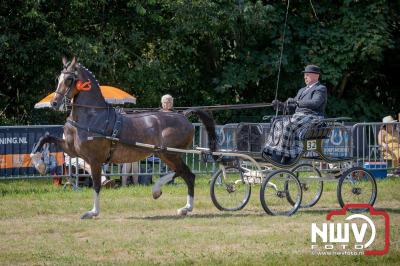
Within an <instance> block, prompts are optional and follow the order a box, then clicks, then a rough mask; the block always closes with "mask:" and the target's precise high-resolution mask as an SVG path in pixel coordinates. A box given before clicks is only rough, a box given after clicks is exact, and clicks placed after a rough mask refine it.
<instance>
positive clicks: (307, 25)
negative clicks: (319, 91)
mask: <svg viewBox="0 0 400 266" xmlns="http://www.w3.org/2000/svg"><path fill="white" fill-rule="evenodd" d="M290 4H291V5H290V9H289V14H288V25H287V30H286V36H285V43H284V53H283V58H282V71H281V76H280V83H279V91H278V98H279V99H285V98H287V97H289V96H292V97H293V95H294V94H295V93H296V91H297V90H298V89H299V88H300V87H301V86H303V80H302V75H301V70H302V69H303V68H304V66H305V65H306V64H308V63H315V64H318V65H320V66H321V67H322V70H323V76H322V80H323V82H324V83H325V84H326V85H327V87H328V89H329V94H330V96H329V103H328V110H327V112H328V114H329V115H330V116H337V115H346V116H352V117H353V118H354V119H355V120H366V121H371V120H378V119H380V118H381V116H382V115H383V114H395V113H397V112H398V111H399V110H398V109H396V108H397V107H396V106H398V104H399V99H400V97H399V96H400V95H399V94H400V93H399V90H396V89H397V87H396V86H397V85H400V84H399V83H400V82H399V81H398V80H397V73H398V72H397V71H396V69H397V70H400V67H399V65H398V63H397V62H398V60H397V59H399V56H398V54H400V53H399V50H400V46H399V40H400V34H399V23H398V21H399V15H398V14H399V12H398V11H399V4H398V3H397V2H396V1H388V0H369V1H350V0H348V1H324V2H320V1H312V4H313V7H314V8H315V11H316V15H317V16H315V14H314V11H313V9H312V7H311V5H310V1H306V0H303V1H291V3H290ZM285 13H286V2H282V1H227V0H214V1H186V0H182V1H171V0H147V1H146V0H142V1H133V0H126V1H106V0H102V1H78V0H69V1H63V2H54V1H36V0H28V1H2V2H1V3H0V59H1V62H2V64H1V69H0V70H1V71H0V84H1V87H0V96H1V97H0V124H15V123H17V124H26V123H34V124H48V123H62V122H63V119H64V118H65V115H60V114H55V113H53V111H50V110H46V111H38V110H34V109H33V105H34V103H35V102H37V101H38V100H40V99H41V98H43V97H44V96H46V95H47V94H48V93H50V92H52V91H54V90H55V85H56V83H55V78H56V77H57V75H58V73H59V71H60V70H61V57H62V55H67V56H70V57H71V56H73V55H75V56H77V57H78V59H79V61H80V62H81V63H82V64H84V65H85V66H86V67H87V68H89V69H90V70H91V71H92V72H93V73H95V74H96V76H97V78H98V79H99V81H100V83H101V84H109V85H115V86H117V87H120V88H122V89H124V90H126V91H128V92H130V93H133V94H135V95H136V96H137V97H138V106H139V107H156V106H159V101H160V97H161V95H163V94H165V93H170V94H172V95H173V96H174V97H175V103H176V105H177V106H195V105H212V104H229V103H254V102H270V101H272V100H273V99H274V97H275V89H276V83H277V75H278V62H279V56H280V47H281V44H282V32H283V25H284V19H285ZM354 99H357V100H356V101H354ZM268 112H271V110H263V111H260V110H252V111H243V112H237V111H230V112H219V113H217V114H216V117H217V119H218V120H219V121H220V122H235V121H238V120H239V119H242V118H243V116H246V117H247V118H246V119H248V120H253V121H260V119H261V117H262V114H263V113H268Z"/></svg>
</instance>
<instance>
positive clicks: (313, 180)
mask: <svg viewBox="0 0 400 266" xmlns="http://www.w3.org/2000/svg"><path fill="white" fill-rule="evenodd" d="M348 119H349V118H345V117H339V118H328V119H321V120H318V121H315V122H313V124H312V125H311V126H310V128H309V129H308V130H307V131H306V132H305V134H304V135H303V137H302V142H303V151H302V152H301V153H300V154H299V155H298V157H297V158H296V159H295V160H294V161H293V162H291V163H290V164H281V163H279V162H276V161H274V160H272V159H271V158H269V157H262V156H261V150H260V148H262V147H263V146H264V141H265V139H266V136H267V135H268V134H270V133H271V131H272V129H270V128H267V127H262V126H261V125H260V124H249V123H248V124H246V123H244V124H240V125H239V126H238V128H237V135H236V142H237V143H236V149H235V150H230V151H229V152H230V154H229V158H225V159H224V156H222V157H221V160H220V161H221V162H220V164H219V170H218V171H217V172H215V174H214V175H213V176H212V179H211V182H210V195H211V199H212V202H213V203H214V205H215V206H216V207H217V208H218V209H219V210H221V211H237V210H240V209H242V208H244V207H245V206H246V204H247V203H248V201H249V199H250V195H251V190H252V187H254V186H255V185H257V184H260V202H261V205H262V207H263V209H264V210H265V211H266V212H267V213H268V214H271V215H286V216H289V215H292V214H294V213H295V212H296V211H297V210H298V209H299V208H310V207H312V206H314V205H315V204H317V202H318V200H319V199H320V198H321V195H322V192H323V187H324V182H337V200H338V202H339V205H340V207H343V206H344V205H345V204H350V203H352V204H353V203H360V204H369V205H373V204H374V202H375V200H376V197H377V186H376V182H375V178H374V176H373V175H372V174H371V173H370V172H369V171H367V170H366V169H364V168H362V167H359V166H356V165H353V158H352V157H351V156H347V157H343V156H340V157H339V156H332V155H329V154H327V153H326V152H325V151H324V148H323V141H324V140H325V139H327V138H330V137H331V134H332V130H333V129H335V128H336V129H337V128H339V129H343V128H344V121H346V120H348ZM243 132H244V134H243ZM225 152H228V150H225ZM231 153H237V154H236V155H239V154H240V155H241V156H232V154H231ZM242 155H247V156H249V157H251V158H252V159H253V160H251V161H246V160H245V159H242V158H243V157H242ZM225 157H226V156H225ZM322 166H325V167H322ZM328 166H330V167H328ZM322 168H324V169H322ZM349 210H350V211H352V212H363V211H365V210H366V209H363V208H350V209H349Z"/></svg>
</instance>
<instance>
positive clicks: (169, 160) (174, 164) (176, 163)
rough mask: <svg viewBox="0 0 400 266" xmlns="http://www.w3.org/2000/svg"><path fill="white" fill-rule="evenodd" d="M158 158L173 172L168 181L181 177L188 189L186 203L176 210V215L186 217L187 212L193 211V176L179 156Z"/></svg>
mask: <svg viewBox="0 0 400 266" xmlns="http://www.w3.org/2000/svg"><path fill="white" fill-rule="evenodd" d="M160 157H161V160H163V161H164V162H165V163H166V164H167V165H168V166H169V167H170V168H171V169H172V170H174V171H175V174H174V176H173V177H172V178H171V179H170V180H172V179H173V178H175V177H177V176H181V177H182V178H183V180H185V183H186V185H187V187H188V195H187V202H186V205H185V206H184V207H182V208H180V209H178V214H179V215H186V214H187V213H188V212H191V211H192V210H193V202H194V183H195V175H194V174H193V173H192V171H190V169H189V167H188V166H187V165H186V164H185V163H184V161H183V160H182V158H181V156H180V155H167V156H165V155H161V156H160ZM168 181H169V180H168Z"/></svg>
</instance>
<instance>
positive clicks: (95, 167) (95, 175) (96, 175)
mask: <svg viewBox="0 0 400 266" xmlns="http://www.w3.org/2000/svg"><path fill="white" fill-rule="evenodd" d="M90 169H91V170H92V180H93V190H94V201H93V209H91V210H90V211H88V212H86V213H85V214H83V215H82V217H81V219H89V218H93V217H95V216H98V215H99V213H100V189H101V164H100V163H92V164H90Z"/></svg>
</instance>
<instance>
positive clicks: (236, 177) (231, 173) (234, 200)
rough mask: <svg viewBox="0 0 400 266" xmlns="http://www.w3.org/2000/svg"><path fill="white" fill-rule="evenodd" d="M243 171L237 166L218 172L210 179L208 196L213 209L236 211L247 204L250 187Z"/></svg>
mask: <svg viewBox="0 0 400 266" xmlns="http://www.w3.org/2000/svg"><path fill="white" fill-rule="evenodd" d="M243 173H244V171H243V170H242V169H241V168H240V167H237V166H228V167H225V170H224V171H223V170H222V169H220V170H218V171H217V172H216V173H215V174H214V175H213V177H212V179H211V184H210V194H211V200H212V202H213V203H214V205H215V207H217V209H219V210H221V211H238V210H241V209H243V207H244V206H246V204H247V203H248V202H249V199H250V195H251V185H250V184H249V182H246V179H245V178H244V175H243Z"/></svg>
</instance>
